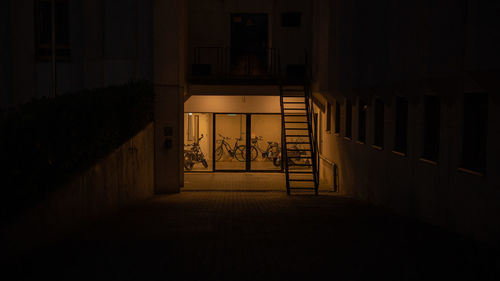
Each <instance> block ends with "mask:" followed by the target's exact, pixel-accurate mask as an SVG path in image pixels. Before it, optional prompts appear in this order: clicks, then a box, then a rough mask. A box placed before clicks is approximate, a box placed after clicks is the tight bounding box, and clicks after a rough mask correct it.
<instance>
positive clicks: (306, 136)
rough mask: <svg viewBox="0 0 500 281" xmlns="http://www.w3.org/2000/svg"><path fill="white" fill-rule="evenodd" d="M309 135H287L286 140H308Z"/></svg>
mask: <svg viewBox="0 0 500 281" xmlns="http://www.w3.org/2000/svg"><path fill="white" fill-rule="evenodd" d="M308 137H309V135H285V138H308Z"/></svg>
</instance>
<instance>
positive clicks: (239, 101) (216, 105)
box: [184, 96, 281, 113]
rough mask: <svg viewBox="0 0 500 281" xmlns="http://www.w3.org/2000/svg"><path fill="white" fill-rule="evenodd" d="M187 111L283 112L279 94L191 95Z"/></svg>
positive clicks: (186, 103)
mask: <svg viewBox="0 0 500 281" xmlns="http://www.w3.org/2000/svg"><path fill="white" fill-rule="evenodd" d="M184 111H185V112H213V113H281V108H280V97H278V96H191V97H190V98H189V99H188V100H187V101H186V102H185V104H184Z"/></svg>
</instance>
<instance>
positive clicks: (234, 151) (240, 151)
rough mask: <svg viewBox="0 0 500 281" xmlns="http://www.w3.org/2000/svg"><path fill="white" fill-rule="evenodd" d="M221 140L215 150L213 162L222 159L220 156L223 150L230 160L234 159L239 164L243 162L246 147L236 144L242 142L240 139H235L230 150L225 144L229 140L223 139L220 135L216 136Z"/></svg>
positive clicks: (229, 146) (228, 145)
mask: <svg viewBox="0 0 500 281" xmlns="http://www.w3.org/2000/svg"><path fill="white" fill-rule="evenodd" d="M218 135H219V136H220V137H221V138H222V139H221V140H219V142H220V145H219V146H218V147H217V149H215V160H216V161H219V160H220V159H221V158H222V155H223V154H224V149H226V151H227V152H228V153H229V155H230V156H231V157H232V158H236V160H238V161H240V162H244V161H245V158H246V157H245V156H246V146H245V145H242V144H241V145H238V142H239V141H241V140H242V138H237V139H236V142H235V143H234V147H233V148H231V145H230V144H229V143H228V142H227V140H230V139H231V138H229V137H225V136H223V135H221V134H218Z"/></svg>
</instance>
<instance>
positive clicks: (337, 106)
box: [335, 101, 341, 134]
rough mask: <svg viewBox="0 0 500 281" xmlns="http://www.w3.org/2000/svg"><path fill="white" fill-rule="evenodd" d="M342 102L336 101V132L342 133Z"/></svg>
mask: <svg viewBox="0 0 500 281" xmlns="http://www.w3.org/2000/svg"><path fill="white" fill-rule="evenodd" d="M340 113H341V112H340V103H339V102H338V101H336V102H335V133H336V134H340Z"/></svg>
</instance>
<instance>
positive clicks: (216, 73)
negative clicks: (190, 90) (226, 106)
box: [188, 47, 307, 83]
mask: <svg viewBox="0 0 500 281" xmlns="http://www.w3.org/2000/svg"><path fill="white" fill-rule="evenodd" d="M306 65H307V56H306V59H305V62H304V64H293V65H287V66H286V67H285V69H284V71H283V72H284V75H282V67H281V60H280V53H279V49H277V48H268V49H262V50H244V49H235V48H230V47H196V48H195V49H194V58H193V59H192V64H191V69H190V70H191V71H190V73H189V75H188V79H189V81H190V82H192V83H196V82H200V83H238V82H247V81H252V82H261V83H276V82H277V81H279V80H280V79H282V78H283V77H288V78H290V77H296V78H301V79H302V80H303V79H304V77H305V76H307V75H306V73H307V71H306Z"/></svg>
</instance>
